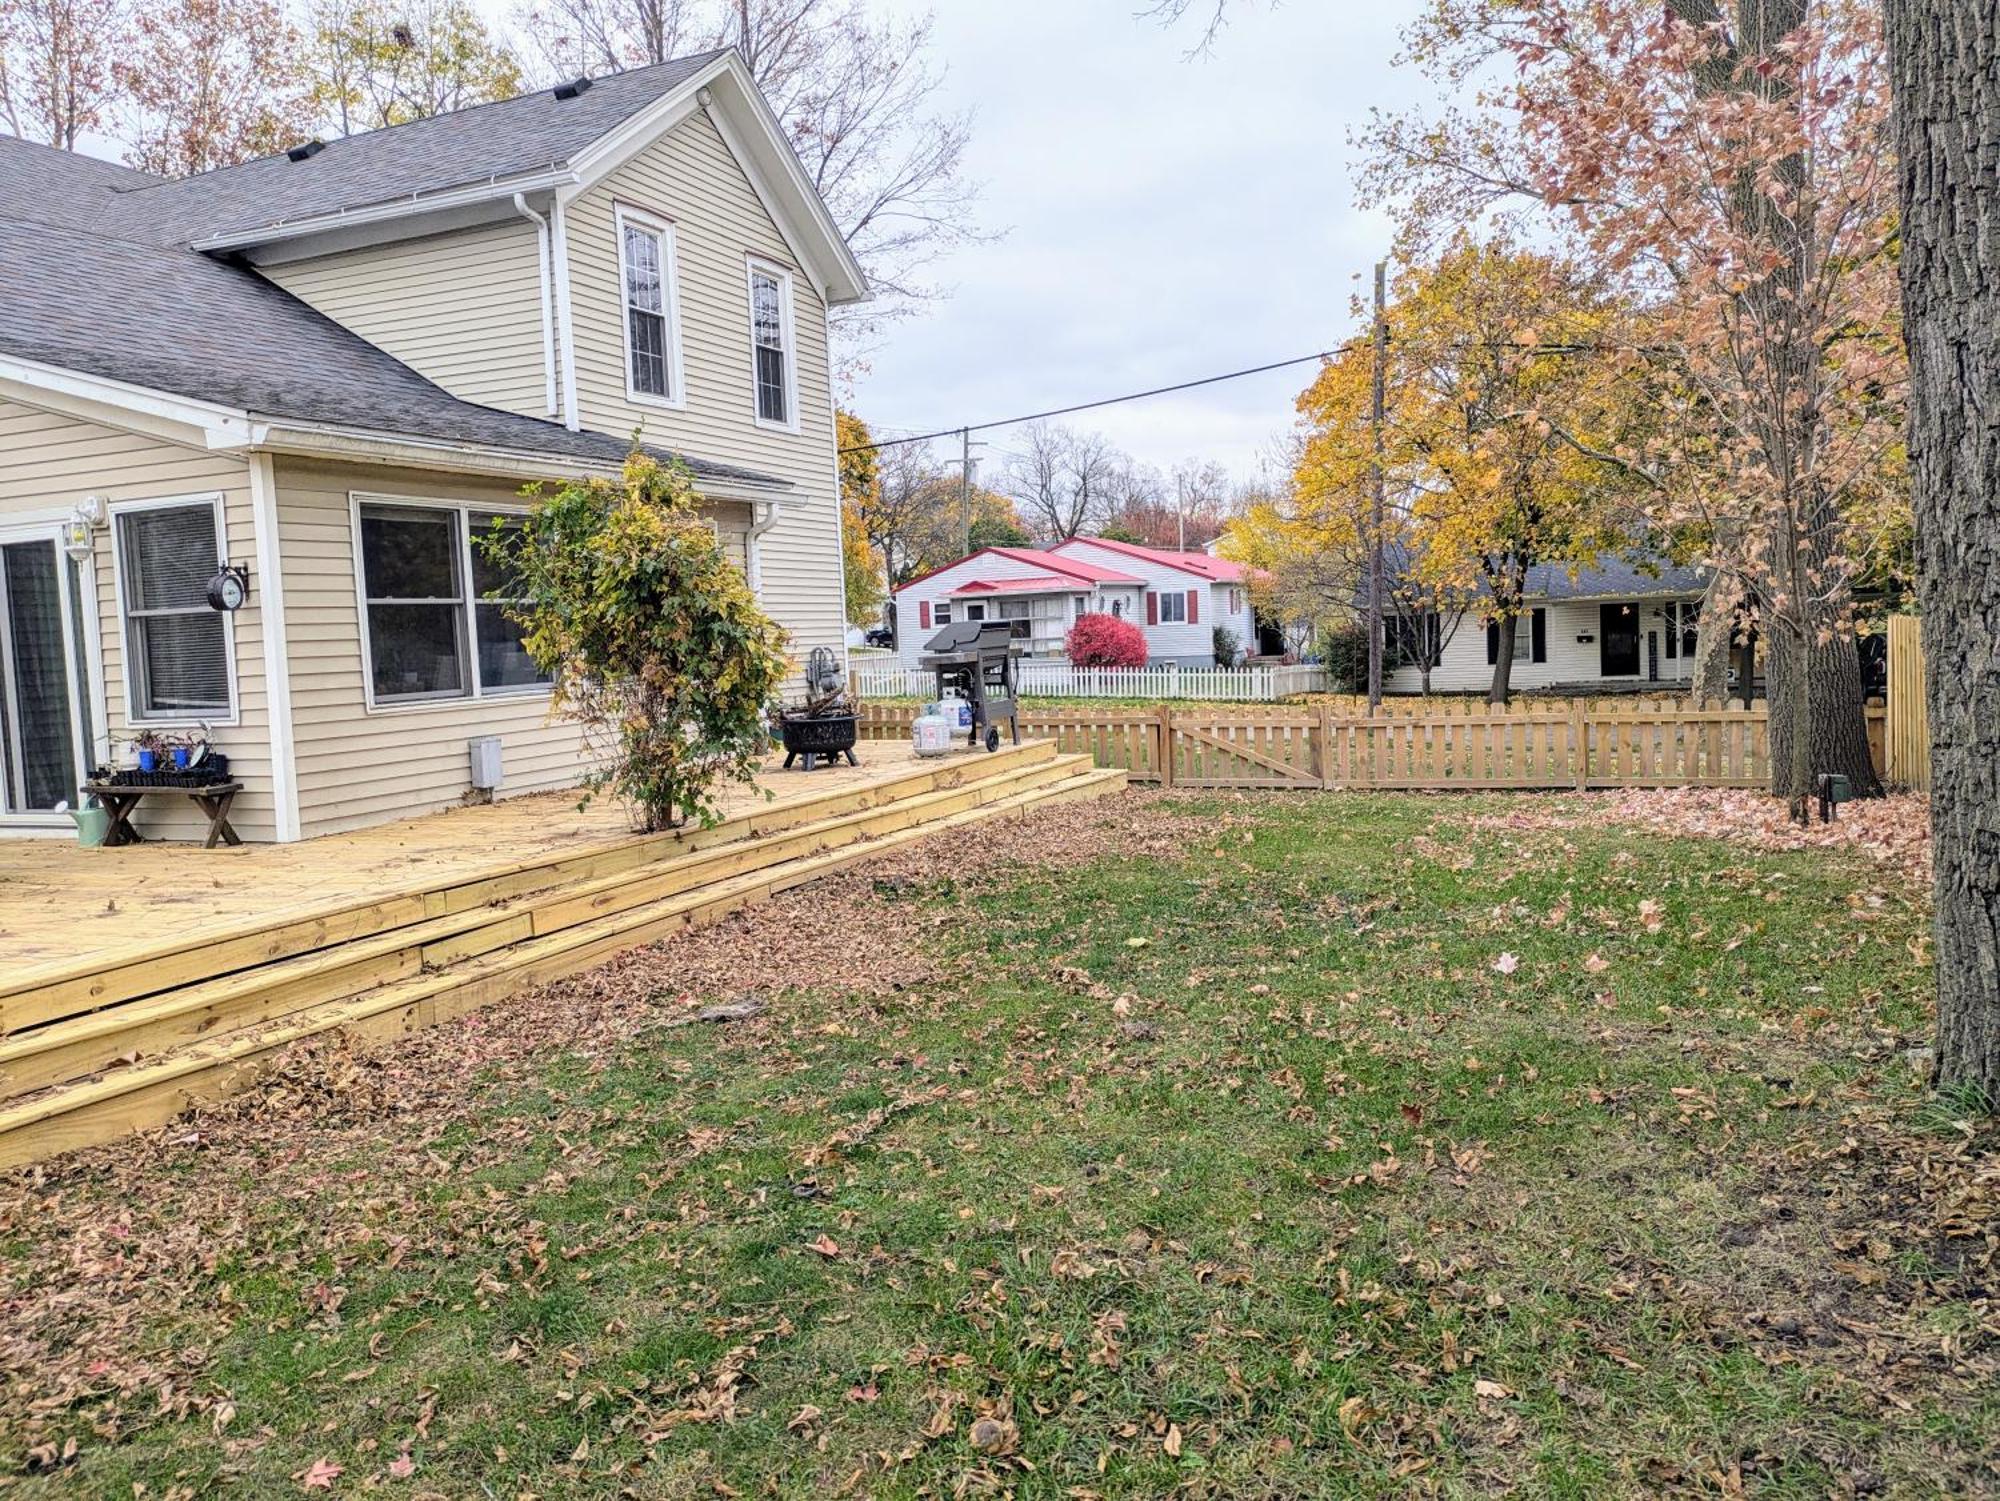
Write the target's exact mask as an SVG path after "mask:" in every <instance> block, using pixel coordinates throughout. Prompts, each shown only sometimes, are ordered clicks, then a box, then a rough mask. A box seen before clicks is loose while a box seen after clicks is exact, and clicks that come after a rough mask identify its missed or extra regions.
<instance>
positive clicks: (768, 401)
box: [750, 260, 799, 432]
mask: <svg viewBox="0 0 2000 1501" xmlns="http://www.w3.org/2000/svg"><path fill="white" fill-rule="evenodd" d="M795 348H796V341H795V340H794V338H793V324H792V276H791V273H790V272H789V271H785V270H783V269H781V268H780V267H777V266H773V265H770V264H769V263H768V262H765V261H757V260H753V261H751V262H750V379H751V384H752V387H753V388H754V389H753V392H752V395H753V399H754V400H755V401H756V404H757V406H756V410H757V422H758V425H759V426H762V427H781V428H783V429H785V431H787V432H797V431H798V426H799V416H798V406H799V404H798V370H797V368H796V367H797V356H796V354H795V353H794V350H795Z"/></svg>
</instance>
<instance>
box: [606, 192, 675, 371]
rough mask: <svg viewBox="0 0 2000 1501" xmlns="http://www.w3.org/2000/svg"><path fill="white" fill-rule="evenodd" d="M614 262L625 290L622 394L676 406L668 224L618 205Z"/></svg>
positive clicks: (672, 273) (672, 277) (671, 247)
mask: <svg viewBox="0 0 2000 1501" xmlns="http://www.w3.org/2000/svg"><path fill="white" fill-rule="evenodd" d="M618 267H619V274H620V276H621V278H622V280H623V285H624V289H625V394H626V395H627V396H628V397H630V398H631V399H632V400H633V401H643V402H650V403H653V404H655V405H661V406H679V405H680V404H681V331H680V295H679V289H678V287H677V284H676V283H677V274H676V271H675V266H674V232H673V230H672V228H671V227H670V226H668V225H667V224H665V223H663V222H662V221H660V220H658V219H655V218H652V217H651V216H650V215H647V214H642V213H640V212H638V211H637V210H635V209H630V208H626V207H625V206H623V205H622V204H621V205H620V206H619V209H618Z"/></svg>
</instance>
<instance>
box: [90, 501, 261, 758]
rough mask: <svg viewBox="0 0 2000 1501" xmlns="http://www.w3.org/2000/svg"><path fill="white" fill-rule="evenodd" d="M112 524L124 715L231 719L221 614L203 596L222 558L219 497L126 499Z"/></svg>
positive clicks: (225, 622)
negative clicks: (140, 501) (132, 503)
mask: <svg viewBox="0 0 2000 1501" xmlns="http://www.w3.org/2000/svg"><path fill="white" fill-rule="evenodd" d="M114 525H115V527H116V531H117V539H116V540H117V558H118V603H119V612H120V614H121V616H122V618H123V620H124V626H125V631H124V636H125V660H126V671H125V688H126V695H127V711H126V717H127V718H128V719H129V720H131V721H133V722H134V723H138V722H141V721H160V720H213V719H227V718H233V717H234V716H235V713H236V705H235V701H234V699H233V697H232V694H231V683H232V681H233V678H234V674H233V673H232V672H231V671H230V661H229V649H230V648H229V616H228V615H226V614H224V613H223V612H222V611H220V610H216V609H214V608H212V607H211V606H210V605H209V603H208V581H209V580H210V579H211V578H213V577H214V576H215V571H216V569H218V568H220V567H221V566H222V561H223V558H222V506H221V503H220V501H219V500H218V499H216V498H214V497H210V498H206V499H202V500H194V501H179V500H176V501H167V502H164V503H161V504H151V503H148V504H143V505H137V506H132V507H130V508H126V509H121V510H119V511H118V512H117V513H116V515H115V517H114Z"/></svg>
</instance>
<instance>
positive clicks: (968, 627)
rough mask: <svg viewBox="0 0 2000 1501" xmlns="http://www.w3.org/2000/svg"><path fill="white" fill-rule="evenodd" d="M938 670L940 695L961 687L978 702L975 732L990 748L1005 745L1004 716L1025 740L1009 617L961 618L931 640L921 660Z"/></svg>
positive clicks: (970, 741) (976, 739)
mask: <svg viewBox="0 0 2000 1501" xmlns="http://www.w3.org/2000/svg"><path fill="white" fill-rule="evenodd" d="M918 665H919V666H922V667H925V668H927V669H929V670H930V671H932V672H934V673H936V674H937V688H938V697H940V698H942V697H944V691H945V689H946V688H956V689H958V691H959V692H960V693H961V694H962V695H963V696H964V697H965V698H966V699H967V701H969V702H970V703H971V705H972V734H971V737H970V738H969V739H968V740H967V741H966V743H967V744H968V745H977V744H978V743H979V741H980V738H981V737H982V736H983V737H984V738H985V740H986V748H987V750H989V751H997V750H998V749H1000V721H1001V720H1003V719H1004V720H1006V721H1007V728H1008V730H1009V731H1010V732H1011V733H1012V735H1013V737H1014V744H1016V745H1019V744H1020V743H1021V722H1020V720H1019V719H1018V718H1017V717H1016V716H1017V712H1018V706H1017V702H1016V700H1017V696H1018V690H1017V689H1016V687H1015V683H1014V628H1013V626H1012V625H1011V624H1010V623H1009V622H1007V621H1005V620H959V621H954V622H953V623H952V624H950V625H948V626H946V627H945V628H944V629H943V630H941V631H939V632H938V633H937V634H936V635H935V636H933V637H931V639H930V640H929V641H928V642H926V643H925V645H924V655H923V657H922V658H921V660H920V661H919V663H918Z"/></svg>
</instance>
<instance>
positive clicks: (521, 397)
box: [262, 219, 548, 417]
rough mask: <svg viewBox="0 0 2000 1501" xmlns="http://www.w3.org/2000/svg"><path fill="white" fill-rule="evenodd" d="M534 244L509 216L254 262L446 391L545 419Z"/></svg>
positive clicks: (527, 228)
mask: <svg viewBox="0 0 2000 1501" xmlns="http://www.w3.org/2000/svg"><path fill="white" fill-rule="evenodd" d="M539 242H540V232H539V231H538V230H537V229H536V228H535V226H534V225H532V224H530V223H529V222H528V221H527V220H526V219H518V220H513V221H510V222H508V223H505V224H489V225H483V226H481V227H480V228H477V229H464V230H457V231H454V232H452V233H450V234H441V235H432V236H429V237H428V238H425V239H421V240H401V241H397V242H395V243H394V244H389V245H377V246H372V247H369V248H368V249H364V250H349V251H343V252H341V253H339V254H337V255H324V256H318V257H315V258H314V259H312V260H307V261H294V262H291V263H289V264H286V265H278V266H266V267H263V268H262V269H263V273H264V275H266V276H268V277H269V278H270V279H271V280H272V281H275V282H276V283H277V284H278V285H279V286H281V287H283V288H284V289H285V290H286V291H288V292H290V293H291V294H292V295H293V296H294V297H297V298H299V299H301V300H302V301H305V302H309V303H311V304H312V305H313V306H314V307H316V308H318V309H319V310H320V311H321V312H322V313H325V314H326V315H327V317H329V318H331V319H333V321H334V322H336V323H339V324H341V325H343V326H344V327H347V328H350V329H352V330H353V331H354V332H355V333H357V334H359V335H360V336H361V337H362V338H364V339H366V340H367V341H368V342H369V343H371V344H373V345H375V346H376V347H377V348H378V349H383V350H386V351H388V353H390V354H392V355H394V356H395V357H396V358H397V359H399V360H401V361H402V362H403V363H404V364H406V365H408V366H410V367H411V368H412V369H414V370H416V371H417V372H419V373H420V374H422V375H425V376H428V377H429V378H430V379H431V380H434V381H436V382H437V383H438V384H439V385H440V386H443V387H444V388H445V390H447V391H449V392H451V394H452V395H454V396H457V397H460V398H462V399H464V400H466V401H473V402H478V403H479V404H480V405H482V406H492V407H500V408H503V409H504V410H507V411H510V412H520V413H523V414H525V415H527V416H530V417H545V416H547V415H548V388H547V383H546V381H545V380H544V377H543V371H544V361H543V343H542V292H541V278H542V271H541V247H540V243H539Z"/></svg>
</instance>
